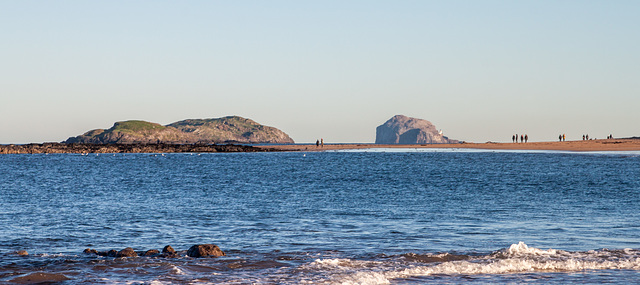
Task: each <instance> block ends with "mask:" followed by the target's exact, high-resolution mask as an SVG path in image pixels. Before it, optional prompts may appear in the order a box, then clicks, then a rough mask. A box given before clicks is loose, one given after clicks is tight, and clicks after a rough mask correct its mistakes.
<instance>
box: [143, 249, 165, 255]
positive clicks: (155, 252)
mask: <svg viewBox="0 0 640 285" xmlns="http://www.w3.org/2000/svg"><path fill="white" fill-rule="evenodd" d="M159 254H160V251H158V250H157V249H150V250H147V251H145V252H144V253H142V254H140V255H141V256H156V255H159Z"/></svg>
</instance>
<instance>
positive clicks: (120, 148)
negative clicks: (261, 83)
mask: <svg viewBox="0 0 640 285" xmlns="http://www.w3.org/2000/svg"><path fill="white" fill-rule="evenodd" d="M265 151H275V150H274V149H268V148H258V147H253V146H246V145H233V144H164V143H160V144H92V143H86V144H80V143H73V144H68V143H42V144H25V145H15V144H12V145H0V154H18V153H28V154H36V153H83V154H85V153H176V152H196V153H197V152H203V153H204V152H265Z"/></svg>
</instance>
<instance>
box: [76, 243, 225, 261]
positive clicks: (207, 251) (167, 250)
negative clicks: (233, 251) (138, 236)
mask: <svg viewBox="0 0 640 285" xmlns="http://www.w3.org/2000/svg"><path fill="white" fill-rule="evenodd" d="M83 253H84V254H88V255H97V256H105V257H138V256H145V257H165V258H169V257H178V252H176V250H174V249H173V247H171V246H170V245H167V246H165V247H164V248H163V249H162V253H161V252H160V251H158V250H157V249H150V250H147V251H141V252H136V251H134V250H133V248H130V247H127V248H125V249H123V250H120V251H117V250H115V249H111V250H109V251H97V250H95V249H91V248H87V249H85V250H84V251H83ZM185 253H186V255H187V256H190V257H196V258H197V257H219V256H225V255H226V254H225V253H224V252H223V251H222V250H220V248H219V247H218V246H217V245H215V244H196V245H194V246H192V247H190V248H189V250H186V251H181V252H180V254H185Z"/></svg>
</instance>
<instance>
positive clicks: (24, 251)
mask: <svg viewBox="0 0 640 285" xmlns="http://www.w3.org/2000/svg"><path fill="white" fill-rule="evenodd" d="M13 254H15V255H21V256H25V255H29V253H28V252H27V251H26V250H18V251H15V252H13Z"/></svg>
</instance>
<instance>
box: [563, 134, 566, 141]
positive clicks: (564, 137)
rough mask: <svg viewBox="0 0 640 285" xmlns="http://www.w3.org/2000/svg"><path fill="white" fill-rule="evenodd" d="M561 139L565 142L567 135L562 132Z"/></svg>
mask: <svg viewBox="0 0 640 285" xmlns="http://www.w3.org/2000/svg"><path fill="white" fill-rule="evenodd" d="M562 141H563V142H566V141H567V136H565V135H564V134H562Z"/></svg>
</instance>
